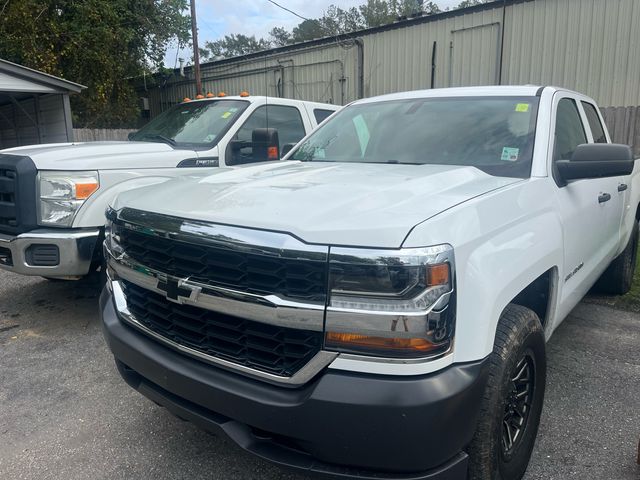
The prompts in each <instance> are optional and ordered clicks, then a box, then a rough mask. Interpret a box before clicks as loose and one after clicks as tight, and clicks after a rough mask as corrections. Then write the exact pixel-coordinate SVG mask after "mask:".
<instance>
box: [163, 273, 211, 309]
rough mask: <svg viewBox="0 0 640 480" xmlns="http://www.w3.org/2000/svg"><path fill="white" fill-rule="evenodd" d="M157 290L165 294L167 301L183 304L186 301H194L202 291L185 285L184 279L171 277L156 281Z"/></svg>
mask: <svg viewBox="0 0 640 480" xmlns="http://www.w3.org/2000/svg"><path fill="white" fill-rule="evenodd" d="M157 288H158V290H162V291H163V292H165V295H166V297H167V300H170V301H172V302H175V303H180V304H183V303H184V302H185V301H186V300H191V301H195V300H196V298H197V297H198V294H199V293H200V291H201V290H202V289H201V288H200V287H194V286H193V285H189V284H187V283H186V280H185V279H178V278H173V277H167V278H160V279H158V287H157Z"/></svg>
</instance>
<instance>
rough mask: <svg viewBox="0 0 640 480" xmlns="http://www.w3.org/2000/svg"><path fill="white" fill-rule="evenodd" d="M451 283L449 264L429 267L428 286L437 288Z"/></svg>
mask: <svg viewBox="0 0 640 480" xmlns="http://www.w3.org/2000/svg"><path fill="white" fill-rule="evenodd" d="M448 283H449V264H448V263H438V264H436V265H429V266H428V267H427V285H428V286H429V287H435V286H437V285H447V284H448Z"/></svg>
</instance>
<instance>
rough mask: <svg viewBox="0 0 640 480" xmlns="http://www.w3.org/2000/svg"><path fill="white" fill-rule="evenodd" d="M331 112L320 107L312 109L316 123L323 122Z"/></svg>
mask: <svg viewBox="0 0 640 480" xmlns="http://www.w3.org/2000/svg"><path fill="white" fill-rule="evenodd" d="M332 113H333V110H323V109H321V108H315V109H314V110H313V116H314V117H316V122H317V123H318V125H319V124H321V123H322V122H324V121H325V120H326V119H327V118H328V117H330V116H331V114H332Z"/></svg>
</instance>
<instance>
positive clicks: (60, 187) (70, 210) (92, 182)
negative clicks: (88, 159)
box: [38, 171, 100, 227]
mask: <svg viewBox="0 0 640 480" xmlns="http://www.w3.org/2000/svg"><path fill="white" fill-rule="evenodd" d="M38 176H39V179H40V209H39V218H38V223H39V224H40V225H54V226H58V227H70V226H71V224H72V223H73V219H74V218H75V216H76V213H77V212H78V210H79V209H80V207H81V206H82V204H83V203H84V202H85V201H86V200H87V198H89V197H90V196H91V195H92V194H93V193H94V192H95V191H96V190H98V188H99V187H100V180H99V177H98V172H57V171H41V172H40V173H39V175H38Z"/></svg>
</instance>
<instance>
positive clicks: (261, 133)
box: [251, 128, 280, 161]
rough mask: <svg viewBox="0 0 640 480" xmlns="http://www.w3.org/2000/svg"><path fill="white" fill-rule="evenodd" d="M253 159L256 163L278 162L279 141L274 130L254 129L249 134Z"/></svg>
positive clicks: (276, 131)
mask: <svg viewBox="0 0 640 480" xmlns="http://www.w3.org/2000/svg"><path fill="white" fill-rule="evenodd" d="M251 143H252V144H253V157H254V159H255V160H256V161H265V160H279V159H280V139H279V138H278V130H276V129H275V128H256V129H254V130H253V132H251Z"/></svg>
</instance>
